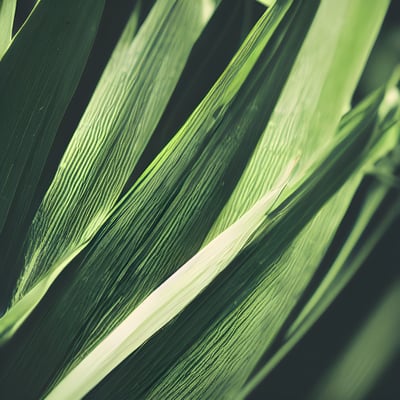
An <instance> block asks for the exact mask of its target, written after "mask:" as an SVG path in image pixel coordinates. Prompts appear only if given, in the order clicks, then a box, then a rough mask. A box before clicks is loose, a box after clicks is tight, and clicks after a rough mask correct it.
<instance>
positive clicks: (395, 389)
mask: <svg viewBox="0 0 400 400" xmlns="http://www.w3.org/2000/svg"><path fill="white" fill-rule="evenodd" d="M134 3H135V2H134V0H113V1H111V0H109V1H107V2H106V9H105V13H104V16H103V20H102V23H101V26H100V30H99V33H98V37H97V39H96V42H95V45H94V47H93V50H92V53H91V57H90V59H89V61H88V64H87V67H86V70H85V72H84V75H83V77H82V80H81V84H80V86H79V88H78V89H77V91H76V94H75V96H74V98H73V101H72V102H71V105H70V107H69V109H68V111H67V113H66V116H65V118H64V120H63V122H62V124H61V127H60V129H59V132H58V135H57V138H56V140H55V142H54V145H53V148H52V151H51V156H50V158H49V161H48V163H47V165H46V168H45V171H44V173H43V176H42V180H41V185H40V189H39V191H38V193H37V196H36V198H37V203H39V201H40V199H41V197H42V195H43V193H44V191H45V189H46V187H47V186H48V184H49V183H50V181H51V179H52V176H53V175H54V172H55V170H56V168H57V165H58V162H59V160H60V158H61V156H62V154H63V152H64V150H65V148H66V146H67V144H68V142H69V140H70V137H71V136H72V134H73V132H74V129H75V127H76V125H77V123H78V122H79V119H80V117H81V115H82V113H83V111H84V109H85V107H86V105H87V103H88V101H89V99H90V96H91V94H92V92H93V90H94V88H95V86H96V83H97V81H98V79H99V77H100V75H101V72H102V70H103V68H104V66H105V64H106V62H107V60H108V58H109V56H110V54H111V51H112V49H113V47H114V45H115V43H116V41H117V40H118V37H119V35H120V33H121V31H122V29H123V27H124V24H125V22H126V21H127V19H128V17H129V15H130V12H131V11H132V9H133V6H134ZM33 4H34V1H31V0H20V1H18V2H17V13H16V26H15V29H18V27H19V26H20V25H21V24H22V23H23V21H24V20H25V18H26V16H27V15H28V13H29V12H30V10H31V8H32V6H33ZM145 4H146V6H145V8H144V9H143V11H142V18H144V17H145V15H146V12H147V11H148V9H149V8H150V7H151V4H152V2H151V1H148V2H147V3H145ZM259 12H260V9H259V8H257V6H256V7H255V8H254V11H253V14H252V18H253V19H256V18H257V15H258V14H259ZM223 18H228V15H225V16H223ZM237 24H238V27H237V30H240V29H241V27H240V26H239V21H238V22H237ZM234 49H235V46H232V48H230V49H228V50H227V51H228V53H227V54H226V55H225V57H226V58H228V57H229V54H230V53H229V52H231V53H232V52H233V51H234ZM399 60H400V2H399V1H397V0H394V1H392V4H391V7H390V10H389V12H388V14H387V16H386V19H385V22H384V25H383V28H382V30H381V33H380V35H379V38H378V40H377V42H376V45H375V47H374V49H373V51H372V53H371V57H370V59H369V62H368V64H367V67H366V69H365V72H364V74H363V76H362V78H361V81H360V83H359V86H358V88H357V90H356V93H355V97H354V101H355V102H357V101H358V100H359V99H360V98H362V97H363V96H364V95H365V94H367V93H369V92H370V91H372V90H373V89H375V88H377V87H378V86H379V85H381V84H382V83H383V82H384V81H385V80H386V79H387V77H388V76H390V73H391V71H392V69H393V66H394V65H395V64H396V63H398V62H399ZM215 63H216V64H217V66H216V67H215V68H214V69H213V67H210V73H209V75H210V76H209V77H207V76H204V79H205V81H207V83H206V85H205V86H209V85H210V84H211V83H212V81H213V80H214V79H215V78H216V76H217V73H218V71H221V70H222V68H223V66H224V65H225V63H226V59H225V60H224V59H218V57H216V58H215ZM201 95H202V94H201V92H199V93H198V94H197V95H196V96H195V97H194V98H193V103H194V104H195V103H196V102H197V101H199V100H200V98H201ZM182 114H183V115H182V118H183V117H184V114H185V112H182ZM178 125H179V121H177V122H175V125H174V124H173V123H172V125H171V126H172V128H173V127H176V126H178ZM172 128H171V129H172ZM171 132H172V131H171ZM165 140H167V137H163V139H162V140H161V139H160V140H159V142H155V143H152V144H151V145H152V148H153V150H152V151H150V152H149V153H148V154H145V156H144V159H143V160H142V167H144V166H145V165H146V164H147V163H148V162H149V161H150V159H151V157H152V154H154V152H156V151H157V149H158V148H159V147H161V146H162V144H163V143H164V141H165ZM137 173H138V172H137ZM353 208H354V209H356V208H357V204H355V205H353ZM399 233H400V221H399V220H397V221H394V222H393V226H392V227H391V229H390V230H389V231H388V233H387V234H386V235H385V237H384V238H383V239H382V240H381V242H380V243H379V245H378V246H377V248H376V249H375V251H374V252H373V254H372V255H371V257H370V258H369V259H368V261H367V262H366V263H365V265H364V266H363V267H362V268H361V270H360V271H359V272H358V273H357V275H356V276H355V277H354V278H353V279H352V281H351V283H350V284H349V285H348V286H347V288H346V289H345V290H344V292H343V293H342V294H341V295H340V296H339V297H338V298H337V300H336V301H335V302H334V303H333V304H332V306H331V307H330V308H329V310H328V312H327V313H326V314H325V315H324V316H323V317H322V318H321V319H320V320H319V321H318V322H317V324H316V325H315V326H314V327H313V328H312V329H311V331H310V332H309V333H308V334H307V335H306V336H305V338H304V339H303V340H301V342H300V343H299V344H298V345H297V346H296V347H295V349H294V351H292V352H291V354H290V355H289V356H288V357H286V359H285V360H284V361H283V362H282V363H281V364H280V365H279V366H278V368H276V369H275V370H274V371H273V372H272V373H271V374H270V375H269V377H268V378H267V379H266V380H265V381H264V383H263V384H262V385H260V386H259V388H258V389H257V390H256V391H255V392H254V393H253V395H252V396H251V398H252V399H263V398H271V399H286V398H289V399H291V398H293V399H302V398H306V397H307V393H308V392H309V390H310V388H311V387H312V386H313V383H314V382H316V381H317V380H318V377H320V376H321V375H322V374H323V373H324V371H326V368H327V367H328V366H329V364H330V363H331V362H332V361H333V360H334V359H335V356H336V355H337V354H338V353H339V352H340V350H341V349H343V348H344V347H345V345H346V344H347V343H348V342H349V339H350V338H351V337H352V336H353V334H354V333H355V332H356V331H357V329H358V328H359V327H360V325H361V324H362V322H364V321H365V320H366V318H367V316H368V314H369V313H370V312H371V310H372V309H373V308H374V306H375V305H376V304H378V303H379V300H380V299H381V298H382V296H383V295H384V293H385V292H386V290H387V289H388V287H389V285H390V284H391V283H392V282H393V280H394V279H398V277H399V273H398V266H399V262H398V260H399V258H400V257H399V256H400V251H399V246H398V238H399V236H400V235H399ZM377 271H379V273H378V272H377ZM399 376H400V359H399V358H398V359H397V361H396V362H395V363H394V364H393V365H391V366H390V368H388V370H387V372H386V374H385V375H384V376H383V377H382V379H381V380H380V381H379V382H378V384H377V386H376V387H375V389H374V391H373V392H372V393H371V395H370V397H369V399H368V400H373V399H393V400H394V399H400V390H399V385H398V383H397V380H398V378H399ZM288 377H290V378H288ZM322 400H323V399H322Z"/></svg>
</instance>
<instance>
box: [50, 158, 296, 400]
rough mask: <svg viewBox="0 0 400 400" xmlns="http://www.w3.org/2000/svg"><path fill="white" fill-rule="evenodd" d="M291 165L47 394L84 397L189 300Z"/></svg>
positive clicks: (268, 203) (242, 236) (253, 225)
mask: <svg viewBox="0 0 400 400" xmlns="http://www.w3.org/2000/svg"><path fill="white" fill-rule="evenodd" d="M293 164H294V163H293ZM293 166H294V165H291V166H289V168H288V171H287V173H286V174H284V176H283V177H282V179H281V182H280V185H279V186H278V187H277V188H276V189H275V190H273V191H272V192H270V193H268V194H267V195H266V196H264V198H262V199H261V200H260V201H259V202H257V204H255V205H254V206H253V207H252V208H251V209H250V210H249V211H248V212H247V213H246V214H245V215H244V216H243V217H242V218H240V219H239V220H238V221H236V222H235V223H234V224H233V225H232V226H230V227H229V228H228V229H227V230H226V231H225V232H223V233H222V234H220V235H219V236H218V237H217V238H215V239H214V240H213V241H212V242H211V243H209V244H208V245H207V246H206V247H205V248H204V249H202V250H201V251H200V252H198V253H197V254H196V255H195V256H194V257H193V258H191V259H190V260H189V261H188V262H187V263H186V264H185V265H184V266H182V267H181V268H180V269H179V270H178V271H177V272H175V273H174V274H173V275H172V276H171V277H170V278H168V279H167V280H166V281H165V282H164V283H163V284H162V285H161V286H159V287H158V288H157V289H156V290H155V291H154V292H152V293H151V294H150V296H149V297H147V298H146V299H145V300H144V301H143V303H141V304H140V305H139V306H138V307H137V308H136V309H135V310H134V311H133V312H132V313H131V314H130V315H129V316H128V317H127V318H126V319H125V320H124V321H123V322H122V323H121V324H120V325H119V326H118V327H117V328H115V330H114V331H112V332H111V333H110V334H109V335H108V336H107V337H106V338H105V339H104V340H103V341H102V342H101V343H100V344H99V345H98V346H97V347H96V348H95V349H94V350H93V351H92V352H91V353H89V355H88V356H87V357H86V358H85V359H84V360H82V361H81V362H80V363H79V364H78V365H77V367H76V368H74V369H73V370H72V371H71V372H70V373H69V374H68V375H67V376H66V377H65V378H64V379H63V380H62V381H61V382H60V383H59V384H58V385H57V386H56V387H55V388H54V389H53V390H52V391H51V392H50V393H49V395H48V396H46V399H49V400H50V399H60V400H61V399H73V398H81V397H83V396H84V395H85V394H87V393H88V392H89V391H90V390H91V389H93V388H94V387H95V386H96V385H97V384H98V383H99V382H100V381H101V380H102V379H103V378H104V377H105V376H106V375H107V374H108V373H110V372H111V371H112V370H113V369H114V368H115V367H116V366H117V365H118V364H120V363H121V362H122V361H123V360H124V359H125V358H126V357H128V356H129V355H130V354H131V353H132V352H133V351H134V350H136V349H137V348H138V347H139V346H141V345H142V344H143V343H144V342H145V341H146V340H147V339H148V338H150V337H151V336H152V335H153V334H154V333H156V332H157V331H158V330H159V329H161V328H162V327H163V326H164V325H165V324H166V323H168V322H169V321H170V320H171V319H172V318H174V317H175V316H176V315H177V314H178V313H179V312H180V311H181V310H182V309H183V308H184V307H185V306H186V305H187V304H189V303H190V301H192V300H193V299H194V298H195V297H196V296H197V295H198V294H199V293H200V292H201V291H202V290H203V289H204V288H205V287H206V286H207V285H208V284H209V283H210V282H211V281H212V280H213V279H215V277H216V276H217V275H218V274H219V273H220V272H221V271H222V270H223V269H224V268H225V267H226V266H227V265H228V264H229V262H231V261H232V260H233V258H234V257H235V256H236V255H237V254H238V253H239V251H240V250H241V249H242V248H243V247H244V246H245V244H246V243H247V241H248V240H249V239H250V238H251V236H252V235H253V234H254V233H255V232H256V230H257V228H259V226H260V225H261V223H262V221H263V219H264V218H265V217H266V215H267V213H268V211H269V210H270V209H271V208H272V207H273V205H274V204H275V202H276V201H277V198H279V195H280V193H281V192H282V189H283V187H284V186H285V185H286V184H287V181H288V177H289V176H290V173H291V171H292V169H293Z"/></svg>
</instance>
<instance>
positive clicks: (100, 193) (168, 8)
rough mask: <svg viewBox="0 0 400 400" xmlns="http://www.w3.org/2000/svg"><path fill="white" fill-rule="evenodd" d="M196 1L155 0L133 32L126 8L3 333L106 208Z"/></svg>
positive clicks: (164, 89)
mask: <svg viewBox="0 0 400 400" xmlns="http://www.w3.org/2000/svg"><path fill="white" fill-rule="evenodd" d="M85 4H86V3H85ZM202 4H203V3H202V2H197V1H196V2H187V1H181V0H176V1H172V2H171V1H167V0H159V1H158V2H157V4H156V5H155V7H154V8H153V9H152V12H151V14H150V15H149V17H148V19H147V20H146V22H145V23H144V24H143V26H142V27H141V29H140V31H139V33H138V35H137V36H135V32H136V25H137V12H134V14H133V15H132V17H131V19H130V21H129V23H128V25H127V27H126V29H125V31H124V33H123V35H122V37H121V39H120V41H119V43H118V45H117V47H116V49H115V51H114V53H113V55H112V58H111V60H110V62H109V64H108V66H107V68H106V71H105V72H104V74H103V77H102V79H101V81H100V82H99V85H98V87H97V89H96V91H95V94H94V95H93V98H92V100H91V102H90V104H89V106H88V108H87V110H86V112H85V114H84V116H83V118H82V120H81V122H80V124H79V126H78V128H77V131H76V132H75V134H74V136H73V139H72V140H71V142H70V144H69V146H68V149H67V151H66V153H65V155H64V157H63V159H62V160H61V164H60V166H59V168H58V171H57V173H56V176H55V178H54V180H53V182H52V184H51V186H50V188H49V190H48V192H47V194H46V196H45V198H44V200H43V202H42V204H41V206H40V207H39V210H38V212H37V214H36V217H35V219H34V221H33V225H32V228H31V230H30V233H29V237H28V248H27V254H26V256H25V268H24V270H23V273H22V275H21V277H20V279H19V281H18V284H17V287H16V292H15V296H14V300H13V305H12V307H11V309H10V310H9V311H8V312H7V314H6V315H5V316H4V317H3V318H2V319H1V320H0V332H1V336H2V339H3V340H4V339H6V338H7V337H9V336H10V335H11V334H12V333H13V331H15V329H16V328H17V327H18V325H19V324H20V323H21V322H22V321H23V320H24V319H25V318H26V317H27V315H28V314H29V313H30V311H31V310H32V309H33V308H34V307H35V306H36V305H37V303H38V302H39V301H40V299H41V298H42V297H43V295H44V294H45V293H46V291H47V289H48V287H49V286H50V285H51V283H52V282H53V281H54V279H55V278H56V277H57V276H58V274H59V273H60V272H61V271H62V270H63V269H64V267H65V266H66V265H67V264H68V263H69V262H70V261H71V259H73V258H74V257H75V256H76V255H77V254H78V253H79V252H80V251H81V250H82V248H84V246H85V245H86V244H87V243H88V241H89V240H90V239H91V238H92V237H93V236H94V235H95V233H96V232H97V230H98V229H99V227H100V226H101V225H102V224H103V223H104V221H105V220H106V218H107V216H108V215H109V213H110V210H111V208H112V207H113V206H114V204H115V203H116V201H117V199H118V197H119V196H120V194H121V191H122V189H123V187H124V185H125V183H126V181H127V180H128V178H129V176H130V174H131V173H132V170H133V168H134V166H135V165H136V163H137V161H138V159H139V157H140V155H141V153H142V152H143V149H144V147H145V146H146V144H147V142H148V141H149V139H150V137H151V135H152V133H153V130H154V129H155V127H156V126H157V123H158V120H159V118H160V117H161V115H162V112H163V110H164V108H165V106H166V104H167V102H168V100H169V97H170V95H171V93H172V91H173V89H174V87H175V85H176V82H177V80H178V78H179V76H180V73H181V71H182V69H183V67H184V65H185V62H186V59H187V57H188V55H189V52H190V50H191V48H192V46H193V43H194V42H195V41H196V39H197V37H198V35H199V34H200V32H201V29H202V27H203V26H204V24H205V23H206V21H207V18H208V16H209V15H208V14H207V16H206V17H207V18H205V17H204V15H203V13H202ZM89 6H90V4H89V3H88V6H87V7H88V8H89V9H90V7H89ZM85 7H86V6H85ZM60 12H61V11H60ZM81 14H82V15H83V16H82V18H83V19H84V18H85V15H84V13H82V12H81ZM85 23H86V24H87V21H86V22H85ZM176 36H178V37H180V38H182V40H179V41H176V40H175V37H176ZM81 40H82V38H80V39H79V41H81ZM37 41H38V42H40V38H38V39H37ZM71 46H75V45H74V43H73V41H71ZM69 72H70V71H69ZM64 79H66V77H64ZM46 143H47V142H46ZM13 223H14V224H15V223H16V221H15V220H14V221H13ZM16 240H19V242H18V244H19V246H17V247H20V246H21V238H16ZM14 245H15V243H14ZM7 261H8V263H9V264H13V263H15V260H7Z"/></svg>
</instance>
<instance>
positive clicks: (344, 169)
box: [83, 94, 381, 399]
mask: <svg viewBox="0 0 400 400" xmlns="http://www.w3.org/2000/svg"><path fill="white" fill-rule="evenodd" d="M380 101H381V95H380V94H377V95H376V96H374V98H373V99H371V101H370V102H368V103H367V104H363V109H362V111H363V112H362V116H363V117H362V119H361V121H362V123H361V124H360V123H359V122H360V120H359V119H358V118H356V119H355V120H353V121H352V124H349V125H347V126H346V129H344V131H343V133H342V134H341V135H340V136H339V137H338V138H337V140H336V142H335V143H334V145H331V146H330V147H329V149H327V150H326V151H325V152H324V155H323V156H322V157H321V158H320V159H319V160H318V161H317V162H315V163H314V164H313V166H312V168H311V170H310V171H309V173H308V174H306V175H305V176H304V177H302V178H301V179H300V180H299V181H297V182H296V184H294V185H293V186H292V188H289V187H288V188H287V189H286V190H285V191H284V192H283V194H282V195H281V197H283V198H282V200H281V201H280V202H279V204H278V205H276V206H274V207H273V209H272V211H270V212H269V213H268V214H267V215H266V217H265V219H264V220H263V221H261V224H260V227H259V228H258V230H257V231H256V233H255V234H253V235H252V237H251V239H250V240H249V241H248V243H247V244H246V246H245V247H244V249H242V250H241V251H240V253H239V254H238V255H237V256H236V257H235V258H234V259H233V260H232V261H231V262H230V263H229V264H228V265H226V267H225V268H224V269H219V271H218V272H219V274H218V276H217V277H216V278H215V279H214V280H213V282H212V283H211V284H208V282H204V290H203V291H202V292H201V294H200V295H199V296H198V297H197V298H196V299H195V300H194V301H193V302H192V303H191V304H189V305H188V306H187V307H185V308H184V306H185V304H186V303H185V301H184V300H183V299H182V298H180V302H179V304H181V307H182V309H183V308H184V309H183V311H182V312H181V313H180V314H178V315H177V316H176V318H175V319H174V320H173V321H172V322H171V323H170V324H169V325H166V326H164V328H163V329H162V330H159V331H158V332H157V334H156V335H154V336H152V337H151V338H148V337H147V336H146V335H145V336H142V335H143V331H141V330H138V331H137V332H136V334H137V335H138V336H137V337H136V335H133V337H130V341H133V340H134V338H135V339H138V340H139V341H140V342H141V343H143V345H142V347H140V348H139V349H138V350H137V351H136V352H135V353H133V354H132V355H131V356H130V357H129V358H127V359H126V360H125V361H124V362H123V363H121V364H120V365H119V366H118V367H117V368H116V369H115V370H114V371H113V372H111V374H110V375H109V376H108V377H107V378H106V379H105V380H104V381H103V382H102V383H100V385H99V386H97V387H96V388H95V389H94V390H93V391H92V392H91V393H90V394H89V396H88V398H96V399H102V398H109V396H110V395H111V394H112V393H113V395H114V396H116V397H117V398H127V397H129V396H131V395H133V393H134V394H135V397H136V398H138V399H139V398H154V399H157V398H174V399H180V398H182V399H190V398H199V397H200V396H204V397H205V398H221V397H223V396H224V397H226V398H229V397H231V396H233V397H235V396H234V394H235V392H236V391H237V390H238V389H239V388H240V386H241V384H242V383H243V381H244V379H246V377H247V376H248V374H249V373H250V372H251V363H250V368H249V359H252V358H253V359H254V358H255V359H257V356H259V354H258V353H257V352H255V353H253V352H252V353H251V354H249V353H248V349H249V346H251V348H252V350H254V348H255V347H256V346H257V343H256V342H254V333H253V336H247V335H248V334H249V333H250V332H251V330H252V329H254V326H255V324H258V323H260V319H261V316H260V315H257V312H255V311H254V310H249V308H247V309H244V308H243V307H242V305H243V303H247V302H248V303H250V304H252V305H253V307H255V308H256V310H258V312H262V311H263V312H262V313H263V314H264V316H265V314H266V315H268V314H270V313H271V314H275V313H276V311H275V310H276V308H278V309H279V307H277V303H278V302H279V300H280V299H279V300H278V301H277V302H275V301H273V302H271V303H269V304H268V303H258V304H254V303H253V302H252V300H253V301H254V300H255V299H257V297H256V295H257V290H256V288H258V285H262V282H263V280H265V277H266V276H269V277H270V278H272V279H273V282H274V283H276V278H277V274H279V272H280V271H279V269H277V270H276V269H275V268H273V266H274V264H275V262H277V261H278V260H279V259H280V256H281V255H282V253H283V252H284V251H285V249H287V247H288V246H289V244H290V243H291V242H292V240H293V239H294V238H295V237H296V236H297V235H298V233H299V232H300V231H301V229H302V228H303V227H304V226H305V225H306V223H307V221H309V220H310V219H311V218H312V217H313V215H314V214H315V212H316V211H317V210H318V209H319V208H320V207H321V206H322V204H324V203H325V202H326V201H327V200H328V199H329V197H330V196H331V195H332V194H333V193H335V192H336V191H337V189H338V188H339V187H340V186H341V185H342V184H343V182H344V181H345V180H346V179H347V177H348V175H349V174H350V173H351V172H352V171H353V170H354V168H356V167H357V165H358V163H359V162H361V161H362V160H363V159H364V157H366V156H367V154H368V145H367V143H368V138H370V137H371V130H370V129H365V128H366V127H369V126H370V124H371V122H373V121H374V115H376V112H377V108H378V107H377V106H378V105H379V103H380ZM356 121H357V122H356ZM363 150H364V151H367V154H366V153H363ZM338 166H340V172H339V173H338V170H339V169H338ZM285 192H286V197H284V194H285ZM305 205H307V207H305ZM218 239H220V238H218ZM205 249H208V247H206V248H205ZM204 251H206V250H204ZM220 256H221V258H222V259H223V258H224V255H223V253H221V254H220ZM216 257H218V256H216ZM215 264H217V262H215ZM217 265H219V264H217ZM177 276H179V272H178V275H177ZM174 278H175V277H173V278H171V280H170V281H166V283H165V285H169V284H171V285H174V284H176V282H175V279H174ZM181 284H182V285H181V286H180V290H179V288H176V292H177V293H183V296H188V298H192V295H193V293H190V291H189V290H188V291H186V289H187V286H186V285H185V281H182V282H181ZM206 285H207V286H206ZM262 286H263V285H262ZM160 289H161V288H160ZM263 289H264V290H265V286H264V288H263ZM269 289H270V290H273V291H274V292H275V294H277V292H279V291H280V290H282V289H281V288H280V287H272V286H271V287H270V288H269ZM163 290H165V289H164V288H163V289H161V292H163ZM156 293H157V291H156V292H153V294H152V295H151V296H156ZM282 296H284V294H282ZM278 297H279V296H278ZM157 298H158V307H159V308H158V311H159V312H160V314H164V313H165V308H164V306H165V307H166V305H164V304H163V299H164V297H163V296H161V297H157ZM147 301H148V300H147V299H146V300H145V301H144V302H143V303H142V305H141V306H140V307H142V306H143V307H144V308H145V307H146V306H147V303H146V302H147ZM149 301H151V298H149ZM265 308H267V310H265ZM159 318H162V317H161V316H160V315H159V316H158V318H154V319H152V320H153V321H157V320H158V319H159ZM136 321H137V320H136ZM271 323H272V321H271V320H270V319H269V320H268V321H264V322H263V325H264V326H263V328H264V329H265V328H266V327H267V326H269V325H270V324H271ZM133 326H134V325H131V327H133ZM233 327H234V330H231V329H230V328H233ZM117 329H119V327H118V328H116V331H115V332H117ZM121 329H122V328H121ZM125 333H126V332H125ZM116 334H117V333H116ZM106 340H108V339H106ZM109 340H111V339H109ZM113 343H115V341H114V342H113ZM162 343H168V346H163V345H162ZM92 361H93V360H92ZM98 361H99V359H97V360H96V362H98ZM83 362H84V361H83ZM139 366H140V367H139ZM86 368H88V365H86Z"/></svg>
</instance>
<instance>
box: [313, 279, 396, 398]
mask: <svg viewBox="0 0 400 400" xmlns="http://www.w3.org/2000/svg"><path fill="white" fill-rule="evenodd" d="M399 304H400V282H399V280H397V281H395V282H394V283H393V284H392V285H391V287H390V288H389V290H388V291H387V293H386V294H385V296H384V298H383V299H381V301H380V302H379V304H378V306H377V307H376V309H375V310H373V312H372V313H371V315H370V316H369V317H368V320H367V321H365V322H364V324H363V326H362V327H361V329H359V332H358V333H357V335H356V337H354V339H353V340H352V341H351V343H349V345H348V347H347V348H346V349H344V351H343V352H342V353H341V354H339V356H338V358H337V360H336V362H335V364H334V365H333V367H332V368H330V370H329V371H328V373H327V374H325V375H324V376H323V377H322V380H321V381H319V382H318V383H317V384H316V386H315V388H314V390H313V392H312V394H311V395H310V397H309V398H310V399H311V400H317V399H342V400H362V399H365V398H367V396H368V394H369V392H370V390H371V388H373V386H374V384H376V382H377V380H378V379H379V378H380V377H381V375H383V373H384V372H385V370H386V369H387V368H388V367H389V366H390V364H391V362H393V361H395V360H396V357H398V354H399V349H400V337H399V334H398V333H399V326H400V314H399Z"/></svg>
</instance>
